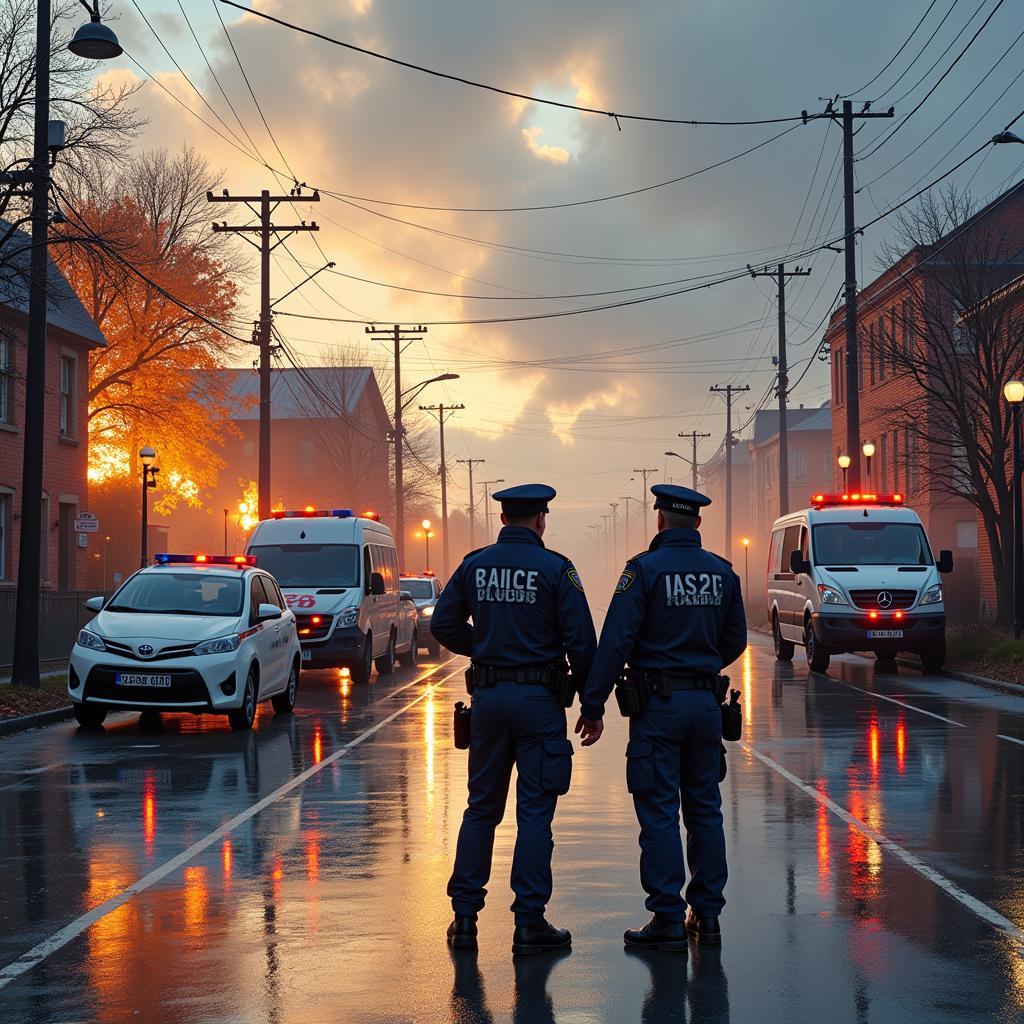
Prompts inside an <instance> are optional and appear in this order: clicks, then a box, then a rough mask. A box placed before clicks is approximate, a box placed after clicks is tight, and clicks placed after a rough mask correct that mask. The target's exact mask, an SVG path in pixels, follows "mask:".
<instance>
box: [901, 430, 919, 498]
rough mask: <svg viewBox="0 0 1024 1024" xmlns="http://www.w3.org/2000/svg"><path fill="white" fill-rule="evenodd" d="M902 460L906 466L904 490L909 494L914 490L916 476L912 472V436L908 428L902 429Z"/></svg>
mask: <svg viewBox="0 0 1024 1024" xmlns="http://www.w3.org/2000/svg"><path fill="white" fill-rule="evenodd" d="M903 459H904V462H905V464H906V467H907V468H906V471H905V478H906V482H907V485H906V490H907V493H908V494H910V493H912V492H913V490H914V481H915V478H916V474H915V472H914V435H913V433H912V432H911V429H910V427H906V428H904V432H903Z"/></svg>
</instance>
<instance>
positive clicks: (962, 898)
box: [743, 723, 1024, 955]
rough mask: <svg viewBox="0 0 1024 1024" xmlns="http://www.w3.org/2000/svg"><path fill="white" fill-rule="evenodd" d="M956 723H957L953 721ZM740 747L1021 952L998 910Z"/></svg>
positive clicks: (1018, 935) (1023, 947)
mask: <svg viewBox="0 0 1024 1024" xmlns="http://www.w3.org/2000/svg"><path fill="white" fill-rule="evenodd" d="M954 724H958V723H954ZM743 749H744V750H745V751H746V752H747V753H748V754H750V755H751V756H752V757H756V758H757V760H758V761H760V762H761V763H762V764H763V765H764V766H765V767H766V768H771V770H772V771H773V772H777V773H778V774H779V775H781V776H782V777H783V778H784V779H785V780H786V781H787V782H791V783H792V784H793V785H794V786H796V787H797V789H799V790H801V791H802V792H804V793H806V794H807V796H809V797H810V798H811V799H812V800H816V801H817V802H818V803H819V804H821V805H822V806H823V807H827V808H828V809H829V810H830V811H831V812H832V813H833V814H834V815H835V816H836V817H837V818H839V819H841V820H842V821H844V822H846V824H847V825H852V826H853V827H854V828H855V829H857V831H858V832H861V833H862V834H863V835H865V836H867V837H868V838H869V839H871V840H872V841H874V842H875V843H877V844H878V845H879V846H880V847H881V848H882V849H883V850H885V851H886V852H887V853H891V854H892V855H893V856H894V857H898V858H899V859H900V860H901V861H903V863H904V864H906V865H907V867H909V868H911V870H913V871H916V872H917V873H918V874H919V875H922V876H923V877H924V878H927V879H928V881H929V882H933V883H934V884H935V885H937V886H938V887H939V888H940V889H941V890H942V891H943V892H944V893H946V895H947V896H951V897H952V898H953V899H954V900H956V901H957V902H958V903H960V904H962V905H963V906H965V907H966V908H967V909H968V910H970V911H971V912H972V913H974V914H976V915H977V916H978V917H980V918H981V919H982V920H983V921H986V922H987V923H988V924H990V925H992V927H993V928H997V929H998V930H999V931H1001V932H1002V933H1003V934H1004V935H1006V936H1007V937H1008V938H1011V939H1013V940H1014V942H1016V943H1017V946H1018V953H1019V954H1021V955H1024V930H1022V929H1020V928H1018V927H1017V925H1015V924H1014V923H1013V922H1012V921H1011V920H1009V918H1006V917H1003V915H1002V914H1000V913H999V911H998V910H993V909H992V908H991V907H990V906H989V905H988V904H987V903H982V902H981V900H979V899H975V898H974V897H973V896H972V895H971V894H970V893H968V892H965V891H964V890H963V889H961V888H960V886H959V885H957V884H956V882H953V881H951V880H950V879H948V878H946V876H945V875H942V874H940V873H939V872H938V871H936V870H935V869H934V868H932V867H929V866H928V865H927V864H925V862H924V861H923V860H921V859H920V858H919V857H917V856H915V855H914V854H913V853H911V852H910V851H909V850H905V849H904V848H903V847H902V846H900V845H899V843H896V842H893V840H892V839H890V838H889V837H888V836H885V835H883V834H882V833H881V832H877V831H876V830H875V829H873V828H872V827H871V826H870V825H867V824H865V823H864V822H863V821H861V820H860V818H855V817H854V816H853V815H852V814H851V813H850V812H849V811H848V810H846V808H845V807H842V806H841V805H839V804H837V803H836V802H835V801H834V800H832V799H830V798H829V797H827V796H825V794H824V793H820V792H819V791H818V790H816V789H815V788H814V787H813V786H810V785H808V784H807V783H806V782H804V781H803V779H800V778H797V776H795V775H794V774H793V773H792V772H791V771H789V770H787V769H786V768H783V767H782V765H781V764H779V763H778V761H774V760H772V758H770V757H768V756H767V755H766V754H762V753H761V752H760V751H759V750H755V749H754V748H753V747H751V746H748V745H747V744H746V743H744V744H743Z"/></svg>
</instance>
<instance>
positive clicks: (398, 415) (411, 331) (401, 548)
mask: <svg viewBox="0 0 1024 1024" xmlns="http://www.w3.org/2000/svg"><path fill="white" fill-rule="evenodd" d="M366 333H367V334H369V335H370V337H372V338H390V339H391V340H392V342H393V343H394V358H395V372H394V379H393V381H392V387H393V388H394V392H395V422H394V431H393V435H392V438H391V440H392V442H393V443H394V446H395V547H396V548H397V549H398V564H399V565H404V564H405V481H404V478H403V464H402V457H403V452H402V443H403V441H404V440H405V428H404V427H403V426H402V412H403V406H402V352H403V351H404V350H405V349H406V348H408V347H409V345H411V344H412V343H413V342H414V341H419V340H420V339H421V338H422V337H423V335H424V334H426V333H427V329H426V327H423V326H418V327H402V326H400V325H399V324H395V325H394V326H393V327H391V328H388V329H383V328H381V329H378V328H376V327H367V328H366ZM403 342H405V344H404V345H403V344H402V343H403ZM413 390H415V389H413ZM412 397H415V395H413V396H412Z"/></svg>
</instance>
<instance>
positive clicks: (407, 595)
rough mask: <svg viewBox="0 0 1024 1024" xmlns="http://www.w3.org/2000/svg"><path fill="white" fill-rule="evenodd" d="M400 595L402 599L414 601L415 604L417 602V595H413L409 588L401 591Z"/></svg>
mask: <svg viewBox="0 0 1024 1024" xmlns="http://www.w3.org/2000/svg"><path fill="white" fill-rule="evenodd" d="M398 596H399V597H400V598H401V599H402V600H403V601H412V602H413V604H415V603H416V598H415V597H413V596H412V594H410V593H409V591H408V590H403V591H402V592H401V593H400V594H399V595H398Z"/></svg>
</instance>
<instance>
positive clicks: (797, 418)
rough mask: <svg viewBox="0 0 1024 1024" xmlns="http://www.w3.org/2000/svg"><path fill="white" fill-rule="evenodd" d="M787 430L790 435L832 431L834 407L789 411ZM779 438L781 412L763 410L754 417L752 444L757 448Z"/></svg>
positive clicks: (827, 405) (787, 414) (825, 406)
mask: <svg viewBox="0 0 1024 1024" xmlns="http://www.w3.org/2000/svg"><path fill="white" fill-rule="evenodd" d="M786 428H787V431H788V432H789V433H793V432H794V431H800V430H825V431H829V432H831V430H832V406H831V404H830V403H826V404H825V405H823V406H822V407H821V408H820V409H788V410H787V411H786ZM778 436H779V410H778V409H762V410H761V411H760V412H759V413H758V414H757V416H755V417H754V434H753V437H752V438H751V439H750V443H751V444H752V445H754V446H755V447H757V446H758V445H760V444H764V443H765V442H766V441H771V440H773V439H774V438H776V437H778Z"/></svg>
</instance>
